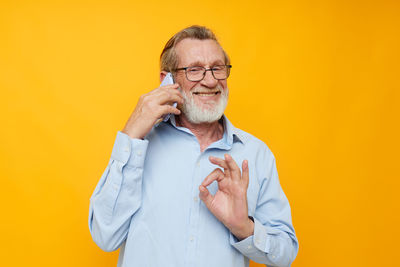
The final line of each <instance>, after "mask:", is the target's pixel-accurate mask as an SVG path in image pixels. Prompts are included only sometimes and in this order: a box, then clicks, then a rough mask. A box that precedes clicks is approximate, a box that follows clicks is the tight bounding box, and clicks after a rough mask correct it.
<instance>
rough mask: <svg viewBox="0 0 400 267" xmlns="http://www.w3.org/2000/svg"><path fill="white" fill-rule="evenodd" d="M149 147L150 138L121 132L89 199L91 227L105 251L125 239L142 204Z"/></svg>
mask: <svg viewBox="0 0 400 267" xmlns="http://www.w3.org/2000/svg"><path fill="white" fill-rule="evenodd" d="M147 146H148V140H139V139H132V138H130V137H129V136H128V135H126V134H124V133H122V132H118V133H117V138H116V140H115V143H114V147H113V150H112V153H111V159H110V161H109V163H108V166H107V168H106V169H105V171H104V173H103V175H102V176H101V178H100V181H99V182H98V184H97V186H96V188H95V190H94V192H93V195H92V197H91V198H90V207H89V230H90V233H91V235H92V238H93V240H94V241H95V243H96V244H97V245H98V246H99V247H100V248H102V249H103V250H105V251H114V250H116V249H118V248H119V247H120V245H121V244H122V242H124V241H125V239H126V236H127V234H128V228H129V224H130V219H131V217H132V216H133V215H134V214H135V212H136V211H137V210H138V209H139V208H140V206H141V198H142V174H143V165H144V159H145V156H146V151H147Z"/></svg>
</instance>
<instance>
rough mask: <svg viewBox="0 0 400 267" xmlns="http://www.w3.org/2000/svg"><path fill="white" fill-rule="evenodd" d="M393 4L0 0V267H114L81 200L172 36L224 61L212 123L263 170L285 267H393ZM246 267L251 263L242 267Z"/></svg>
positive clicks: (399, 25)
mask: <svg viewBox="0 0 400 267" xmlns="http://www.w3.org/2000/svg"><path fill="white" fill-rule="evenodd" d="M399 7H400V3H399V2H398V1H396V0H393V1H389V0H385V1H382V0H381V1H365V0H364V1H337V0H336V1H335V0H327V1H251V0H249V1H216V0H204V1H188V0H184V1H111V0H108V1H106V0H104V1H1V2H0V89H1V97H0V99H1V102H0V116H1V118H0V119H1V124H0V125H1V131H0V149H1V158H0V161H1V183H0V188H1V189H0V203H1V221H0V226H1V227H0V239H1V242H0V253H1V255H2V256H1V259H0V265H1V266H74V267H79V266H82V267H84V266H85V267H86V266H96V267H101V266H104V267H105V266H116V260H117V253H106V252H103V251H101V250H100V249H99V248H98V247H96V245H95V244H94V243H93V241H92V240H91V237H90V234H89V230H88V226H87V216H88V206H89V197H90V195H91V193H92V191H93V189H94V187H95V185H96V183H97V181H98V179H99V178H100V175H101V174H102V172H103V170H104V168H105V166H106V164H107V162H108V159H109V156H110V153H111V149H112V145H113V142H114V138H115V136H116V132H117V131H118V130H120V129H121V128H122V127H123V126H124V123H125V121H126V120H127V118H128V117H129V115H130V113H131V112H132V110H133V108H134V106H135V104H136V101H137V98H138V97H139V95H141V94H143V93H145V92H147V91H149V90H152V89H153V88H155V87H157V86H158V84H159V81H158V57H159V54H160V52H161V49H162V47H163V45H164V43H165V42H166V41H167V40H168V38H169V37H170V36H171V35H172V34H174V33H175V32H177V31H178V30H180V29H181V28H183V27H185V26H189V25H191V24H204V25H207V26H209V27H211V28H212V29H214V30H215V32H216V33H217V35H218V36H219V37H220V39H221V42H222V44H223V45H224V47H225V49H226V50H227V51H228V53H229V54H230V55H231V58H232V64H233V66H234V67H233V69H232V74H231V78H230V79H229V86H230V91H231V95H230V103H229V105H228V106H229V107H228V109H227V112H226V113H227V115H228V116H229V118H230V120H231V121H232V122H233V123H234V124H235V125H236V126H237V127H239V128H242V129H244V130H246V131H248V132H250V133H252V134H254V135H255V136H257V137H259V138H261V139H262V140H264V141H265V142H266V143H267V144H268V145H269V147H270V148H271V150H272V151H273V152H274V153H275V155H276V158H277V165H278V171H279V174H280V179H281V183H282V186H283V188H284V190H285V192H286V194H287V196H288V198H289V200H290V203H291V206H292V212H293V222H294V226H295V229H296V231H297V235H298V238H299V241H300V251H299V254H298V257H297V259H296V261H295V263H294V264H293V266H294V267H310V266H324V267H325V266H327V267H330V266H395V265H397V262H398V260H397V255H398V249H399V245H398V244H399V243H398V239H399V238H400V231H399V225H400V218H399V215H398V213H399V208H398V204H399V197H398V195H399V194H398V189H399V178H400V175H399V173H400V171H399V165H400V164H399V158H400V157H399V156H398V151H399V149H400V144H399V140H398V139H399V136H400V131H399V115H400V112H399V107H398V106H399V104H400V103H399V102H400V101H399V90H400V86H399V85H400V83H399V70H400V68H399V64H400V63H399V62H400V56H399V47H400V41H399V39H400V38H399V36H400V30H399V29H400V19H399V17H400V16H399V14H400V12H399V11H400V8H399ZM251 266H253V267H255V266H259V265H257V264H254V263H252V265H251Z"/></svg>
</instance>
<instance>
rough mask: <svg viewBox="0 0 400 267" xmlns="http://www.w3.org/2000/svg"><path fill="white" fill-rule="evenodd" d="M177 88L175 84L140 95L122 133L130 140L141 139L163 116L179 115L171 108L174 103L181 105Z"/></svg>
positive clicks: (181, 100) (177, 110) (180, 95)
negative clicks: (169, 114)
mask: <svg viewBox="0 0 400 267" xmlns="http://www.w3.org/2000/svg"><path fill="white" fill-rule="evenodd" d="M178 87H179V85H178V84H177V83H175V84H172V85H166V86H161V87H159V88H157V89H154V90H153V91H151V92H149V93H147V94H144V95H142V96H141V97H140V98H139V101H138V103H137V104H136V108H135V110H134V111H133V112H132V115H131V116H130V117H129V119H128V121H127V122H126V124H125V127H124V129H123V130H122V132H123V133H125V134H127V135H129V136H130V137H131V138H137V139H143V138H144V137H145V136H146V135H147V134H148V133H149V132H150V130H151V128H153V126H154V124H156V123H157V122H158V120H159V119H161V118H162V117H163V116H164V115H165V114H168V113H172V114H175V115H179V114H181V111H180V110H179V109H177V108H175V107H173V106H172V103H174V102H178V103H179V104H182V103H183V97H182V94H181V93H180V92H179V90H178Z"/></svg>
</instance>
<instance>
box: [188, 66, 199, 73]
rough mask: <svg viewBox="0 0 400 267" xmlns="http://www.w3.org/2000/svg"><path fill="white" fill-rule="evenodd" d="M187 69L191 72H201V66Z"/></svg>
mask: <svg viewBox="0 0 400 267" xmlns="http://www.w3.org/2000/svg"><path fill="white" fill-rule="evenodd" d="M188 71H189V72H191V73H196V72H201V71H202V68H197V67H194V68H189V69H188Z"/></svg>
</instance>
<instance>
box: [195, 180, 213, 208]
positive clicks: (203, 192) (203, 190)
mask: <svg viewBox="0 0 400 267" xmlns="http://www.w3.org/2000/svg"><path fill="white" fill-rule="evenodd" d="M199 191H200V194H199V196H200V199H201V200H202V201H203V202H204V204H206V207H207V208H208V207H210V206H211V203H212V201H213V199H214V196H213V195H211V194H210V192H209V191H208V189H207V187H205V186H203V185H200V186H199Z"/></svg>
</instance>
